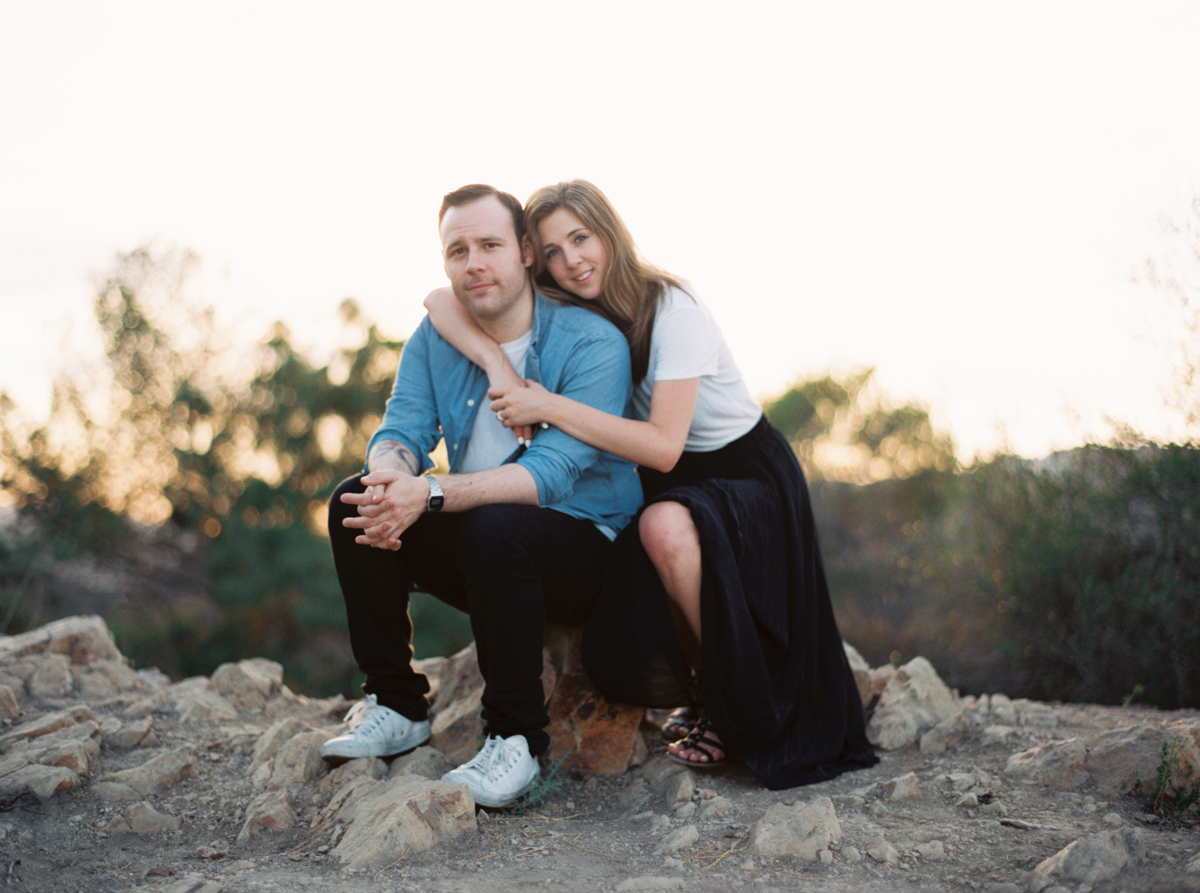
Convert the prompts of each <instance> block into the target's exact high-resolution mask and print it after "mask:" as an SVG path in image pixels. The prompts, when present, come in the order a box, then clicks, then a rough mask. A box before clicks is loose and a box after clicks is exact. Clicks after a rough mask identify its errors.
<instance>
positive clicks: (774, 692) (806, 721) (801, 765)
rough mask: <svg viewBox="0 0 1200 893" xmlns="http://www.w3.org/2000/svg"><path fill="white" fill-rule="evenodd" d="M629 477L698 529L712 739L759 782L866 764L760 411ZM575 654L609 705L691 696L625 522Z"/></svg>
mask: <svg viewBox="0 0 1200 893" xmlns="http://www.w3.org/2000/svg"><path fill="white" fill-rule="evenodd" d="M641 473H642V485H643V488H644V490H645V492H646V504H647V505H649V504H651V503H654V502H661V501H664V500H670V501H674V502H679V503H681V504H683V505H685V506H687V508H688V509H690V511H691V514H692V519H693V520H694V522H695V524H696V528H697V530H698V531H699V533H700V543H701V550H702V555H703V583H702V586H701V596H700V602H701V630H702V637H703V643H702V658H703V670H702V674H701V680H702V686H703V697H704V703H705V708H706V710H707V712H708V715H709V717H710V718H711V720H712V722H713V725H714V727H715V728H716V731H717V734H719V735H720V736H721V740H722V742H724V743H725V744H726V746H727V747H728V748H729V749H730V750H732V751H733V752H735V753H737V754H738V755H739V756H741V757H742V758H743V759H744V760H745V761H746V764H747V765H748V766H749V767H750V769H751V771H753V772H754V774H755V776H756V777H757V778H758V779H759V780H760V781H761V782H762V783H763V784H764V785H766V786H767V787H768V788H771V789H772V790H779V789H781V788H790V787H795V786H797V785H804V784H813V783H815V782H819V781H826V780H828V779H830V778H834V777H835V776H837V775H840V774H841V773H843V772H846V771H848V770H851V769H861V768H865V767H867V766H872V765H874V764H875V763H877V762H878V757H876V756H875V752H874V751H873V750H872V748H871V745H870V743H869V742H868V741H867V737H866V730H865V723H864V719H863V706H862V701H861V699H860V698H859V696H858V689H857V687H856V686H855V684H854V677H853V675H852V674H851V672H850V666H849V664H848V662H847V661H846V654H845V651H844V650H843V649H842V639H841V635H840V633H839V632H838V628H837V621H836V620H835V619H834V616H833V606H832V605H831V604H830V600H829V586H828V584H827V583H826V581H825V569H824V567H823V565H822V562H821V552H820V548H819V547H818V544H817V532H816V526H815V523H814V521H813V512H812V505H811V504H810V502H809V494H808V485H807V484H806V483H805V480H804V473H803V472H802V471H801V469H800V464H799V462H797V460H796V456H795V454H794V453H793V452H792V448H791V446H790V445H789V444H788V442H787V440H786V439H785V438H784V437H783V435H782V434H780V433H779V432H778V431H776V430H775V428H773V427H772V426H771V425H770V424H769V423H768V422H767V420H766V418H765V417H764V418H763V419H762V420H760V421H759V423H758V424H757V425H756V426H755V427H754V428H753V429H752V430H751V431H750V432H749V433H748V434H746V435H745V436H744V437H741V438H739V439H738V440H736V441H734V442H733V443H731V444H729V445H728V446H725V447H722V448H721V449H719V450H715V451H713V452H710V453H684V454H683V456H682V457H680V460H679V462H678V463H677V464H676V466H675V468H674V469H672V470H671V471H670V472H669V473H667V474H662V473H659V472H655V471H651V470H647V469H641ZM639 518H640V515H639ZM583 660H584V666H585V669H586V670H587V673H588V675H589V676H590V677H591V679H592V682H593V683H594V684H595V685H596V687H597V688H598V689H599V690H600V692H601V693H602V694H603V695H604V696H605V697H606V698H607V699H609V700H610V701H615V702H619V703H628V704H640V705H644V706H647V707H677V706H679V705H681V704H686V703H689V701H690V700H691V699H690V697H689V681H688V680H689V674H688V668H687V665H686V663H685V662H684V658H683V653H682V651H681V650H680V647H679V643H678V640H677V638H676V633H675V626H674V623H673V621H672V619H671V610H670V607H669V604H668V599H667V594H666V592H665V590H664V589H663V586H662V582H661V581H660V580H659V577H658V574H657V572H656V571H655V569H654V566H653V565H652V564H651V563H650V560H649V558H648V557H647V556H646V553H645V550H644V549H643V548H642V544H641V540H640V539H639V537H638V520H637V519H635V520H634V521H633V522H631V523H630V524H629V526H628V527H626V528H625V530H624V531H622V532H621V534H620V535H619V536H618V537H617V541H616V543H615V544H614V548H613V552H612V556H611V558H610V559H609V563H608V565H607V567H606V571H605V579H604V586H603V591H602V593H601V596H600V599H599V601H598V602H597V604H596V608H595V610H594V611H593V613H592V616H591V618H590V619H589V620H588V623H587V626H586V627H585V629H584V636H583Z"/></svg>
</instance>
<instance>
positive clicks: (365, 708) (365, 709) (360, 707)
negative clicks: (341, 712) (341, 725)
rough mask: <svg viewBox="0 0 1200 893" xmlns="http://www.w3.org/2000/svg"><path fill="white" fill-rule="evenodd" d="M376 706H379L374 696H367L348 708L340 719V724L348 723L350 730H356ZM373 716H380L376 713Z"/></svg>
mask: <svg viewBox="0 0 1200 893" xmlns="http://www.w3.org/2000/svg"><path fill="white" fill-rule="evenodd" d="M377 706H379V699H378V698H377V697H376V696H375V695H367V696H366V697H365V698H363V699H362V700H361V701H358V702H357V703H355V705H354V706H353V707H351V708H350V710H349V711H348V712H347V713H346V715H345V716H344V717H342V722H345V723H349V724H350V728H351V729H354V728H357V727H358V726H359V725H361V724H362V722H363V720H365V719H366V718H367V714H368V713H370V712H371V710H372V708H374V707H377ZM375 715H377V716H378V715H380V714H379V712H378V711H376V714H375Z"/></svg>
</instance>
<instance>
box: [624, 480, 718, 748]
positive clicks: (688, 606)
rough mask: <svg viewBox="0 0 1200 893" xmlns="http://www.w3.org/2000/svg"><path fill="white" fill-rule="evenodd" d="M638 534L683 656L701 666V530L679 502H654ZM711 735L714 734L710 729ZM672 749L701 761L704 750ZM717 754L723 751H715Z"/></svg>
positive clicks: (641, 523)
mask: <svg viewBox="0 0 1200 893" xmlns="http://www.w3.org/2000/svg"><path fill="white" fill-rule="evenodd" d="M638 535H639V536H640V537H641V540H642V546H643V548H645V550H646V555H647V556H648V557H649V558H650V562H651V563H652V564H653V565H654V568H655V570H657V571H658V576H659V578H660V579H661V580H662V583H663V588H664V589H666V591H667V597H668V598H669V599H670V600H671V608H672V613H673V614H677V616H680V617H682V619H683V624H677V626H682V627H683V628H682V629H679V633H680V645H681V647H682V649H683V656H684V659H685V660H687V662H688V664H689V665H690V666H691V667H693V668H694V669H699V668H700V653H701V652H700V642H701V641H702V638H701V628H700V627H701V624H700V580H701V573H702V571H701V563H700V534H699V532H698V531H697V530H696V524H695V522H694V521H692V513H691V512H690V511H689V510H688V509H687V507H686V506H684V505H682V504H680V503H678V502H656V503H654V504H653V505H651V506H649V507H647V508H646V510H645V511H644V512H642V517H641V520H640V522H639V524H638ZM709 734H710V736H712V737H714V738H715V737H716V735H715V733H712V732H710V733H709ZM670 750H671V752H672V753H675V754H677V755H679V756H682V757H684V759H688V760H693V761H696V762H702V761H703V760H704V756H703V754H701V753H699V752H698V751H696V750H693V749H691V748H687V747H684V746H683V742H676V743H675V744H672V745H671V747H670ZM715 756H717V758H720V757H722V756H724V754H723V753H721V754H717V755H715Z"/></svg>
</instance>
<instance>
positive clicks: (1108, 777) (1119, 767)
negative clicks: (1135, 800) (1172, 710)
mask: <svg viewBox="0 0 1200 893" xmlns="http://www.w3.org/2000/svg"><path fill="white" fill-rule="evenodd" d="M1197 738H1200V726H1198V725H1197V724H1196V723H1195V722H1194V721H1193V722H1190V723H1182V722H1180V723H1175V724H1173V725H1172V726H1171V727H1170V729H1169V730H1168V729H1163V728H1161V727H1159V726H1154V725H1150V724H1149V723H1143V724H1142V725H1138V726H1130V727H1128V728H1124V729H1116V730H1114V731H1111V732H1104V733H1102V734H1100V735H1096V736H1094V737H1092V738H1090V739H1089V740H1088V745H1089V747H1088V754H1087V761H1086V764H1085V765H1086V767H1087V771H1088V772H1089V773H1090V774H1091V776H1092V778H1093V779H1094V780H1095V782H1096V787H1097V789H1098V790H1099V791H1100V793H1101V794H1104V795H1106V796H1113V797H1121V796H1124V795H1126V794H1131V793H1135V792H1136V790H1137V786H1138V782H1139V781H1140V782H1141V785H1142V788H1143V789H1144V790H1153V788H1154V786H1155V784H1156V780H1157V778H1158V770H1159V766H1160V765H1161V764H1162V762H1163V758H1164V757H1163V748H1164V745H1165V746H1166V748H1167V750H1168V754H1169V756H1168V759H1169V760H1170V762H1171V770H1170V774H1169V776H1168V779H1167V791H1168V792H1174V791H1177V790H1179V789H1180V788H1186V787H1189V786H1190V785H1191V784H1195V782H1196V781H1197V780H1198V779H1200V747H1198V746H1197ZM1189 770H1190V771H1189ZM1189 779H1191V780H1190V781H1189Z"/></svg>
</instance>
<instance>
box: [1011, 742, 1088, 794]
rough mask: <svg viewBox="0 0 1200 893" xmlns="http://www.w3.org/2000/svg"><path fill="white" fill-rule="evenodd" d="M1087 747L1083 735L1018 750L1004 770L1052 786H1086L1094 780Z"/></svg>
mask: <svg viewBox="0 0 1200 893" xmlns="http://www.w3.org/2000/svg"><path fill="white" fill-rule="evenodd" d="M1086 762H1087V747H1086V746H1085V745H1084V742H1083V739H1082V738H1069V739H1067V740H1066V741H1056V742H1054V743H1052V744H1043V745H1042V746H1040V747H1033V748H1030V749H1029V750H1023V751H1021V752H1020V753H1015V754H1013V755H1012V756H1011V757H1009V758H1008V763H1007V764H1006V765H1005V767H1004V774H1005V775H1011V776H1013V777H1014V778H1023V779H1026V780H1028V781H1034V782H1037V783H1038V784H1044V785H1046V786H1048V787H1052V788H1066V789H1073V788H1079V787H1083V785H1085V784H1087V783H1088V781H1090V780H1091V776H1090V775H1089V774H1088V771H1087V768H1086Z"/></svg>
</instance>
